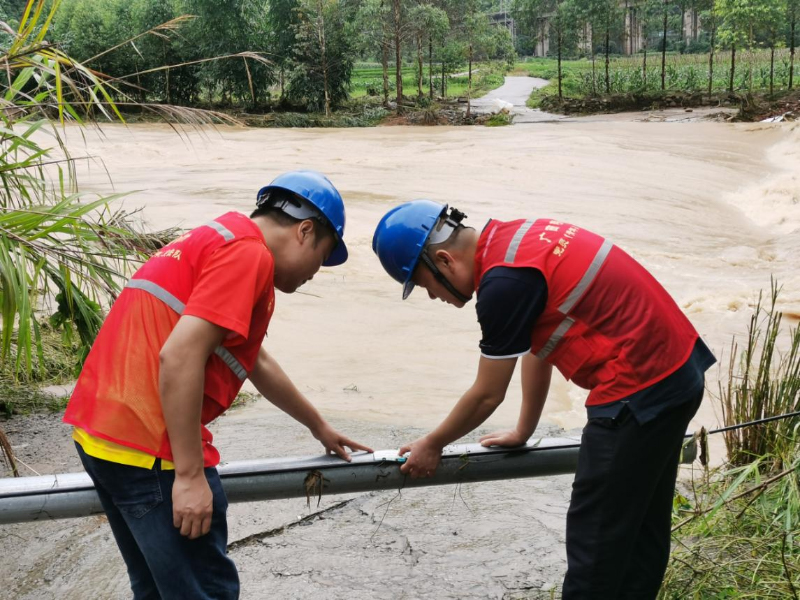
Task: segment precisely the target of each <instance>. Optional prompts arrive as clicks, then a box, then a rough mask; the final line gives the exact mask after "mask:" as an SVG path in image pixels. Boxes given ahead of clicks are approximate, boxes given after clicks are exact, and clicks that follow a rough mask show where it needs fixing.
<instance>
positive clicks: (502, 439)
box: [480, 429, 530, 448]
mask: <svg viewBox="0 0 800 600" xmlns="http://www.w3.org/2000/svg"><path fill="white" fill-rule="evenodd" d="M529 437H530V436H527V435H525V434H523V433H520V432H519V431H517V430H516V429H509V430H507V431H495V432H493V433H488V434H486V435H484V436H481V439H480V442H481V446H505V447H507V448H510V447H513V446H522V445H523V444H525V443H526V442H527V441H528V438H529Z"/></svg>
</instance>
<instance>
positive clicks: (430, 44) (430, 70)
mask: <svg viewBox="0 0 800 600" xmlns="http://www.w3.org/2000/svg"><path fill="white" fill-rule="evenodd" d="M428 97H429V98H430V99H431V100H433V36H432V35H429V36H428Z"/></svg>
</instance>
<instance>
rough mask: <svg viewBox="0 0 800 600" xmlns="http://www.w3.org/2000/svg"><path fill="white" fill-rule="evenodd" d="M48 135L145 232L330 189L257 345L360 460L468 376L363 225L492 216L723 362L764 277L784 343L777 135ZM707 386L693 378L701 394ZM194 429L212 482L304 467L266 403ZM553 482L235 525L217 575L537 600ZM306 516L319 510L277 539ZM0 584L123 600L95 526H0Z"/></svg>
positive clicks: (552, 512)
mask: <svg viewBox="0 0 800 600" xmlns="http://www.w3.org/2000/svg"><path fill="white" fill-rule="evenodd" d="M68 137H69V140H70V145H71V147H72V151H73V154H74V155H76V156H90V157H93V158H92V159H91V160H86V161H82V162H81V163H80V166H79V177H80V180H81V182H82V187H83V190H84V191H86V192H98V193H109V192H111V191H116V192H129V191H135V192H134V193H131V194H130V195H129V196H127V197H126V199H125V200H124V205H125V207H126V208H128V209H129V210H132V209H134V208H139V207H141V208H142V209H143V210H142V213H141V214H142V216H143V217H144V219H145V220H146V222H147V224H148V226H149V227H152V228H166V227H175V226H179V227H186V228H188V227H192V226H195V225H198V224H201V223H204V222H205V221H207V220H209V219H211V218H213V217H215V216H217V215H219V214H221V213H223V212H226V211H229V210H241V211H248V210H250V209H251V207H252V205H253V203H254V201H255V195H256V191H257V190H258V189H259V188H260V187H261V186H263V185H266V184H267V183H269V181H270V180H271V179H272V178H273V177H274V176H275V175H277V174H278V173H280V172H282V171H286V170H290V169H296V168H302V167H306V168H313V169H318V170H320V171H323V172H324V173H326V174H327V175H328V176H329V177H330V178H331V179H332V181H333V182H334V184H335V185H336V186H337V187H338V188H339V190H340V191H341V192H342V195H343V196H344V198H345V201H346V203H347V219H348V220H347V227H346V233H345V238H346V240H347V242H348V246H349V249H350V260H349V261H348V262H347V263H346V264H345V265H343V266H342V267H336V268H331V269H327V268H324V269H322V270H321V271H320V273H319V274H318V275H317V276H316V277H315V278H314V279H313V280H312V281H311V282H309V283H308V284H307V285H306V286H304V287H303V288H301V291H302V292H303V293H298V294H294V295H292V296H285V295H279V297H278V298H277V301H276V311H275V317H274V318H273V322H272V324H271V326H270V331H269V337H268V338H267V340H266V346H267V348H268V350H269V351H271V352H272V353H274V355H275V356H276V357H277V359H278V360H279V361H280V362H281V364H282V365H283V367H284V368H285V370H286V371H287V372H288V373H289V374H290V375H291V376H292V378H293V379H294V380H295V381H296V382H297V383H298V385H299V386H300V388H301V389H302V390H303V391H304V392H305V393H306V394H307V395H308V397H309V398H310V399H311V400H312V401H313V402H314V403H315V404H316V405H317V406H318V407H319V408H320V409H321V410H322V412H323V413H324V414H325V415H327V416H328V417H329V418H331V420H332V421H333V422H334V423H335V425H336V426H338V427H341V428H342V429H344V430H346V431H347V432H348V433H349V434H351V435H352V436H353V437H356V438H358V439H359V441H363V442H366V443H369V444H371V445H373V446H375V447H376V448H396V447H398V446H399V445H401V444H402V443H404V442H407V441H410V440H411V439H413V438H414V437H415V436H417V435H419V434H420V433H422V432H424V431H425V430H426V428H429V427H432V426H433V425H435V424H436V423H437V422H438V421H439V420H440V419H441V418H442V417H443V416H444V415H445V414H446V413H447V411H448V410H449V408H450V407H451V406H452V404H453V403H454V402H455V401H456V399H457V398H458V396H459V394H460V393H461V392H463V391H464V390H465V389H466V388H467V387H468V386H469V385H470V384H471V382H472V380H473V377H474V374H475V369H476V366H477V362H478V349H477V344H478V341H479V339H480V331H479V328H478V324H477V321H476V318H475V313H474V309H473V308H472V306H471V305H468V306H467V307H466V308H464V309H462V310H456V309H454V308H452V307H451V306H447V305H444V304H442V303H439V302H432V301H430V300H429V299H428V297H427V296H426V294H425V293H424V292H417V293H415V294H414V295H412V296H411V298H410V299H409V300H407V301H406V302H402V301H401V300H400V286H398V285H397V284H396V283H395V282H393V281H392V280H390V279H389V278H388V277H387V276H386V275H385V274H384V273H383V271H382V269H381V267H380V265H379V263H378V261H377V259H376V258H375V257H374V255H373V254H372V251H371V239H372V231H373V229H374V227H375V225H376V223H377V221H378V220H379V218H380V217H381V215H382V214H383V213H384V212H385V211H386V210H388V208H389V207H391V206H393V205H394V204H397V203H399V202H403V201H407V200H411V199H415V198H430V199H433V200H438V201H442V202H449V203H451V204H453V205H455V206H457V207H458V208H460V209H462V210H463V211H464V212H466V213H467V214H468V215H469V223H470V224H472V225H473V226H475V227H478V228H480V227H482V226H483V224H484V223H485V221H486V220H487V219H488V218H490V217H494V218H499V219H514V218H521V217H552V218H556V219H559V220H562V221H567V222H573V223H575V224H578V225H579V226H581V227H585V228H587V229H590V230H593V231H595V232H597V233H600V234H602V235H604V236H606V237H608V238H610V239H611V240H613V241H614V242H615V243H617V244H618V245H620V246H621V247H622V248H624V249H625V250H627V251H628V252H629V253H630V254H632V255H633V256H634V257H635V258H637V259H638V260H639V261H640V262H642V263H643V264H644V265H645V266H646V267H647V268H648V269H650V270H651V271H652V272H653V273H654V275H655V276H656V277H657V278H658V279H659V280H660V281H661V282H662V283H663V284H664V286H665V287H666V288H667V290H668V291H669V292H670V293H671V294H672V296H673V297H674V298H675V299H676V301H677V302H678V304H679V305H680V306H681V307H682V309H683V310H684V311H685V312H686V314H687V315H688V317H689V318H690V319H691V320H692V322H693V323H694V324H695V326H696V327H697V329H698V330H699V331H700V333H701V335H702V336H703V337H704V338H705V340H706V341H707V342H708V344H709V346H710V347H711V348H712V350H713V351H714V352H715V353H716V354H717V356H718V357H720V358H721V359H722V363H723V364H727V360H728V351H729V347H730V344H731V339H732V336H734V335H737V336H740V337H743V336H744V333H745V328H746V325H747V322H748V320H749V318H750V315H751V313H752V307H753V305H754V303H755V300H756V298H757V296H758V292H759V290H760V289H764V290H767V289H768V288H769V285H770V277H771V276H774V277H775V278H776V279H777V280H778V281H779V283H781V284H783V286H784V291H783V294H782V297H781V304H780V308H781V309H782V310H784V311H785V313H786V315H787V317H788V319H789V322H790V323H793V324H796V323H797V319H798V317H800V270H798V268H797V261H798V257H800V128H798V127H796V126H792V125H791V124H769V125H766V124H753V125H731V124H725V123H713V122H688V123H685V122H672V123H669V122H667V123H652V122H649V123H644V122H636V121H635V120H633V118H629V119H627V120H626V119H621V118H613V119H608V120H605V121H602V120H601V121H597V120H592V121H589V122H582V121H569V122H568V121H562V122H558V123H539V124H525V125H519V126H513V127H505V128H495V129H489V128H480V127H475V128H446V127H442V128H405V127H382V128H371V129H348V130H333V129H331V130H255V129H232V128H220V129H205V130H202V131H197V130H186V131H184V132H183V133H182V134H180V135H179V134H177V133H176V132H175V131H173V130H172V129H170V128H169V127H167V126H162V125H135V126H130V127H124V126H106V127H104V128H103V129H102V132H101V133H96V132H89V133H88V134H87V135H86V138H85V140H84V139H82V138H81V137H80V136H79V135H78V134H77V131H75V130H70V131H68ZM109 179H110V180H111V181H112V182H113V184H112V183H111V182H110V181H109ZM723 373H724V369H722V370H721V371H720V370H718V368H717V367H714V368H713V369H712V370H711V371H710V372H709V388H710V389H711V390H712V391H714V392H716V390H717V381H718V379H719V378H720V377H722V376H723ZM518 388H519V384H518V381H517V380H515V381H514V382H512V387H511V388H510V390H509V394H508V396H507V398H506V400H505V402H504V404H503V405H502V406H501V407H500V409H499V410H498V411H497V412H496V413H495V415H493V416H492V417H491V419H490V420H489V421H488V422H487V424H486V425H485V426H484V428H483V429H482V430H483V431H488V430H490V429H493V428H501V427H508V426H512V425H513V424H514V423H515V421H516V417H517V412H518V410H519V401H520V393H519V389H518ZM585 395H586V393H585V392H584V391H582V390H580V389H578V388H576V387H575V386H573V385H572V384H569V383H567V382H565V381H563V380H562V379H560V378H558V376H555V377H554V382H553V386H552V391H551V395H550V398H549V400H548V403H547V405H546V406H545V410H544V416H543V422H542V426H541V432H542V433H545V434H547V433H555V432H556V431H557V430H558V429H559V428H563V429H567V430H575V429H576V428H579V427H580V426H581V425H582V424H583V422H584V415H585V413H584V409H583V401H584V399H585ZM718 413H719V411H718V410H715V404H714V400H713V398H708V400H707V401H706V402H705V403H704V405H703V407H702V408H701V410H700V412H699V413H698V416H697V418H696V419H695V422H694V425H695V426H700V425H705V426H707V427H709V426H714V425H716V424H717V422H718ZM8 428H9V429H10V430H11V431H9V434H10V437H11V438H12V441H13V442H14V443H15V444H16V445H17V446H18V447H17V451H18V454H19V455H20V456H21V457H22V458H23V460H25V461H26V463H28V464H29V465H30V466H31V467H32V468H34V469H37V470H39V472H59V471H65V470H76V469H77V468H78V465H77V464H76V463H77V460H76V458H75V457H74V451H73V450H72V448H71V447H70V441H69V429H68V428H64V427H60V426H58V425H57V424H55V422H54V420H53V419H48V418H46V417H41V418H33V419H30V420H28V421H23V420H15V421H12V422H11V423H9V426H8ZM214 431H215V435H216V440H217V442H218V447H219V448H220V449H221V452H222V456H223V459H225V460H240V459H244V458H255V457H275V456H293V455H294V456H297V455H304V454H316V453H318V452H319V447H318V446H317V445H316V442H314V440H313V439H311V438H310V436H309V435H308V434H307V433H306V432H304V430H303V429H302V427H299V426H297V425H296V424H294V423H292V422H291V421H290V420H289V419H287V418H285V417H283V416H282V415H281V414H279V413H278V412H277V411H276V410H275V409H274V408H273V407H272V406H271V405H270V404H269V403H268V402H266V401H264V400H258V401H255V402H251V403H250V404H248V405H246V406H244V407H243V408H240V409H237V410H235V411H233V412H232V413H231V414H229V415H228V416H225V417H224V418H222V419H220V420H219V422H218V423H217V424H216V426H215V428H214ZM31 432H33V433H31ZM54 432H55V434H56V435H55V437H54ZM468 439H469V440H471V441H474V440H475V439H477V436H470V437H469V438H468ZM45 440H48V441H45ZM27 473H28V474H31V473H30V471H27ZM570 483H571V476H563V477H551V478H542V479H531V480H518V481H507V482H494V483H482V484H471V485H464V486H461V487H460V488H455V489H454V488H452V487H443V488H428V489H415V490H406V491H403V492H402V493H401V494H399V495H398V494H395V493H389V492H382V493H375V494H361V495H354V496H337V497H334V496H330V497H323V499H322V502H321V504H320V507H319V508H316V506H315V505H314V504H313V503H312V505H311V509H310V511H309V509H307V508H306V502H305V499H302V500H286V501H279V502H270V503H253V504H241V505H234V506H232V507H231V511H230V531H231V541H232V542H234V546H233V548H232V550H231V553H232V556H233V558H234V559H235V560H236V562H237V564H238V565H239V567H240V570H241V576H242V582H243V597H244V598H316V599H323V598H349V599H352V598H538V597H542V598H549V597H550V590H551V589H552V588H553V587H558V586H559V585H560V580H561V578H562V577H563V571H564V568H565V556H564V549H563V540H564V515H565V513H566V507H567V503H568V499H569V489H570ZM341 502H345V503H344V504H341V505H339V503H341ZM317 510H322V511H326V512H323V513H322V514H321V515H320V516H319V517H318V518H316V519H313V520H310V521H305V522H303V523H302V524H298V522H297V521H298V517H301V516H305V515H307V514H309V512H315V511H317ZM253 534H263V535H257V536H255V537H248V536H253ZM245 538H247V540H246V541H244V542H241V543H237V540H244V539H245ZM0 584H1V585H0V598H31V599H33V598H86V597H90V596H92V597H102V598H125V597H127V595H128V591H127V578H126V575H125V572H124V567H123V564H122V561H121V559H120V558H119V557H118V555H117V551H116V547H115V545H114V543H113V540H112V538H111V534H110V531H109V529H108V527H107V525H106V524H105V523H104V519H103V518H102V517H94V518H89V519H76V520H71V521H61V522H58V523H45V524H38V525H31V524H27V525H14V526H4V527H0Z"/></svg>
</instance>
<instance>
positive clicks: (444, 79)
mask: <svg viewBox="0 0 800 600" xmlns="http://www.w3.org/2000/svg"><path fill="white" fill-rule="evenodd" d="M445 75H446V73H445V68H444V42H442V100H444V99H445V98H446V97H447V77H445Z"/></svg>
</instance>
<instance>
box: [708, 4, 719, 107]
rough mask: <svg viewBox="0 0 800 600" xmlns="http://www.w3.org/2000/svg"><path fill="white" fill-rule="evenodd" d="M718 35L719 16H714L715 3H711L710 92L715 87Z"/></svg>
mask: <svg viewBox="0 0 800 600" xmlns="http://www.w3.org/2000/svg"><path fill="white" fill-rule="evenodd" d="M716 36H717V18H716V16H714V3H713V2H712V3H711V52H710V53H709V55H708V94H709V95H711V90H712V88H713V87H714V42H715V38H716Z"/></svg>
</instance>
